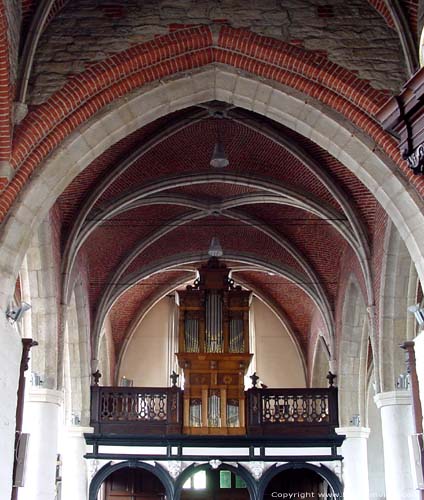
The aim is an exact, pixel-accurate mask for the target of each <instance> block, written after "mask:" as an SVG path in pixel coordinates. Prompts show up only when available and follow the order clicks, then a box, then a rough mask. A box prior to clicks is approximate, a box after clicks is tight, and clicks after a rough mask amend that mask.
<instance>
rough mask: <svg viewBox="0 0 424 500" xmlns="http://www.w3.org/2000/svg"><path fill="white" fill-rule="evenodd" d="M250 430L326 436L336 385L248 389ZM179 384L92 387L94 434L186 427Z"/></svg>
mask: <svg viewBox="0 0 424 500" xmlns="http://www.w3.org/2000/svg"><path fill="white" fill-rule="evenodd" d="M246 396H247V400H246V435H247V436H252V437H253V436H304V437H308V436H310V437H313V436H317V437H323V436H331V435H334V434H335V431H334V429H335V427H337V426H338V406H337V388H336V387H329V388H328V389H259V388H252V389H249V390H248V391H247V392H246ZM182 405H183V392H182V391H181V390H180V389H179V388H178V387H169V388H166V387H165V388H164V387H157V388H152V387H149V388H141V387H100V386H93V387H92V388H91V425H92V426H93V427H94V432H95V434H101V435H108V434H109V435H110V434H115V435H116V434H118V435H139V436H158V435H163V436H170V435H181V434H182V433H183V426H182V424H183V411H182Z"/></svg>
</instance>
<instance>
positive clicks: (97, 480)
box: [88, 460, 174, 500]
mask: <svg viewBox="0 0 424 500" xmlns="http://www.w3.org/2000/svg"><path fill="white" fill-rule="evenodd" d="M126 467H129V468H135V469H144V470H147V471H149V472H151V473H152V474H154V475H155V476H156V477H157V478H158V479H159V480H160V481H161V483H162V484H163V486H164V488H165V491H166V496H167V498H169V499H173V498H174V496H173V495H174V484H173V482H172V479H171V477H170V476H169V474H168V473H167V472H166V471H165V470H164V469H163V468H162V467H161V466H160V465H158V464H155V465H154V466H153V465H150V464H148V463H144V462H139V461H137V460H128V461H124V462H119V463H117V464H113V463H112V462H109V463H107V464H106V465H104V466H103V467H102V468H101V469H100V470H99V471H97V472H96V474H95V475H94V476H93V478H92V479H91V482H90V487H89V492H88V499H89V500H97V494H98V492H99V489H100V486H101V485H102V483H103V482H104V481H105V480H106V479H107V478H108V477H109V476H110V475H111V474H112V473H113V472H115V471H117V470H120V469H124V468H126Z"/></svg>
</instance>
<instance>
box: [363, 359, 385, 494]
mask: <svg viewBox="0 0 424 500" xmlns="http://www.w3.org/2000/svg"><path fill="white" fill-rule="evenodd" d="M374 378H375V377H374V366H370V370H369V373H368V386H367V400H366V415H365V416H366V419H365V421H364V425H363V427H368V428H370V429H371V432H370V435H369V437H368V439H367V455H368V477H369V485H370V498H378V496H379V495H381V494H384V493H385V478H384V454H383V453H382V450H383V434H382V432H383V431H382V422H381V413H380V410H379V409H378V408H377V405H376V404H375V401H374V395H375V392H376V391H375V382H374Z"/></svg>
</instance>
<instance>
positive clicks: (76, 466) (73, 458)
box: [61, 425, 93, 500]
mask: <svg viewBox="0 0 424 500" xmlns="http://www.w3.org/2000/svg"><path fill="white" fill-rule="evenodd" d="M92 432H93V428H92V427H81V426H77V425H74V426H72V427H68V428H67V429H66V430H65V432H64V436H63V443H62V455H61V457H62V497H61V498H62V500H76V499H78V500H87V498H88V471H87V460H86V459H85V458H84V455H85V454H86V452H87V445H86V443H85V438H84V434H85V433H92Z"/></svg>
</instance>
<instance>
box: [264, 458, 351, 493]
mask: <svg viewBox="0 0 424 500" xmlns="http://www.w3.org/2000/svg"><path fill="white" fill-rule="evenodd" d="M291 469H308V470H311V471H314V472H315V473H317V474H318V475H319V476H320V477H322V478H323V479H324V480H325V481H327V483H328V484H329V485H330V487H331V489H332V490H333V491H332V493H333V494H334V498H340V499H343V485H342V483H341V481H340V479H339V478H338V477H337V476H336V474H335V473H334V472H333V471H331V470H330V469H329V468H328V467H326V466H325V465H322V464H320V466H317V465H314V464H310V463H308V462H289V463H286V464H283V465H278V464H274V465H272V466H271V467H270V468H269V469H268V470H267V471H266V472H265V474H264V475H263V476H262V477H261V479H260V482H259V485H258V495H259V496H258V498H264V495H265V491H266V488H267V486H268V484H269V483H270V481H271V480H272V479H273V478H274V477H275V476H276V475H277V474H279V473H280V472H284V471H286V470H291Z"/></svg>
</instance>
